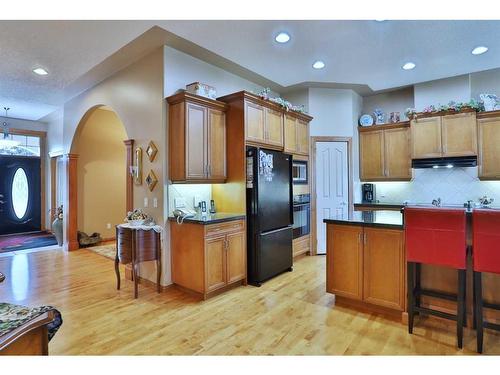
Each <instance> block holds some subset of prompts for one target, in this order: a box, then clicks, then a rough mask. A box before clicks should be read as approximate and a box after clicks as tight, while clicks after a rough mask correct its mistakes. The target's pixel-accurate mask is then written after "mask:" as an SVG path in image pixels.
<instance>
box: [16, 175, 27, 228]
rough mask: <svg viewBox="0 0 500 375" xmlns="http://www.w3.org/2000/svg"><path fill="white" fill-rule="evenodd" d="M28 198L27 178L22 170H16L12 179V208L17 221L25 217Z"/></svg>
mask: <svg viewBox="0 0 500 375" xmlns="http://www.w3.org/2000/svg"><path fill="white" fill-rule="evenodd" d="M28 198H29V186H28V177H27V176H26V172H25V171H24V169H23V168H18V169H17V170H16V173H14V177H13V178H12V206H13V208H14V213H15V214H16V216H17V218H18V219H22V218H23V217H24V215H26V210H27V209H28Z"/></svg>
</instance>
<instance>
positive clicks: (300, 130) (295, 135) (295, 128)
mask: <svg viewBox="0 0 500 375" xmlns="http://www.w3.org/2000/svg"><path fill="white" fill-rule="evenodd" d="M285 152H288V153H292V154H298V155H309V123H308V122H307V121H305V120H302V119H300V118H297V117H295V116H293V115H291V114H290V115H289V114H285Z"/></svg>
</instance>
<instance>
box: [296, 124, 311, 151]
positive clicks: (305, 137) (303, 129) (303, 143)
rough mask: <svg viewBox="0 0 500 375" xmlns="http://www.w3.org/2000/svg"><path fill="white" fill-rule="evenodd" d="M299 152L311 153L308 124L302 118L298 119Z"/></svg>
mask: <svg viewBox="0 0 500 375" xmlns="http://www.w3.org/2000/svg"><path fill="white" fill-rule="evenodd" d="M297 153H299V154H304V155H309V132H308V124H307V122H305V121H302V120H297Z"/></svg>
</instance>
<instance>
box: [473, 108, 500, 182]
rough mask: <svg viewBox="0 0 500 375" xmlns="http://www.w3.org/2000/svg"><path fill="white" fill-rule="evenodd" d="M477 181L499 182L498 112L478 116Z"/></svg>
mask: <svg viewBox="0 0 500 375" xmlns="http://www.w3.org/2000/svg"><path fill="white" fill-rule="evenodd" d="M477 129H478V144H479V158H478V164H479V179H481V180H500V152H499V151H498V147H499V145H500V111H495V112H493V113H487V112H485V113H484V114H478V119H477Z"/></svg>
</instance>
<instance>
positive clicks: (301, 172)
mask: <svg viewBox="0 0 500 375" xmlns="http://www.w3.org/2000/svg"><path fill="white" fill-rule="evenodd" d="M292 181H293V183H294V184H296V185H299V184H303V185H306V184H307V161H304V160H294V161H293V163H292Z"/></svg>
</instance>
